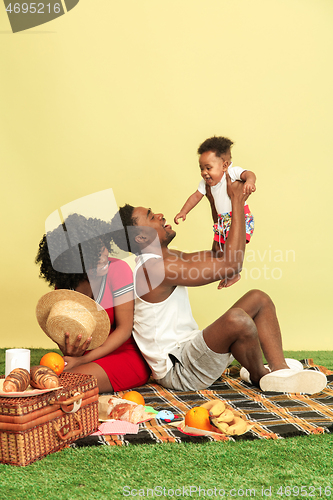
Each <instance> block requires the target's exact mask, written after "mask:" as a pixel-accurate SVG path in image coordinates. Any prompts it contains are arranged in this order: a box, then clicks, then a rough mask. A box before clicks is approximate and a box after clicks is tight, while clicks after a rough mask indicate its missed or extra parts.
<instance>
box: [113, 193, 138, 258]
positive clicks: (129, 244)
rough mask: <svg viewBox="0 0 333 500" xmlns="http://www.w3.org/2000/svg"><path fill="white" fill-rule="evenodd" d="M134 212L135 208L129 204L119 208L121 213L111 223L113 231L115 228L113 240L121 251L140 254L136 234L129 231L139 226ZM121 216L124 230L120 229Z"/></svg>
mask: <svg viewBox="0 0 333 500" xmlns="http://www.w3.org/2000/svg"><path fill="white" fill-rule="evenodd" d="M133 211H134V207H132V205H129V204H128V203H126V205H124V206H123V207H120V208H119V212H118V213H117V214H116V215H115V216H114V217H113V219H112V221H111V230H112V229H113V228H115V230H113V231H112V239H113V241H114V242H115V244H116V245H117V246H118V247H119V248H120V249H121V250H124V251H125V252H132V253H134V254H139V253H140V249H139V247H138V245H137V243H136V241H135V239H134V234H135V232H133V230H129V229H128V228H129V227H131V226H137V219H136V218H135V217H133ZM119 216H120V219H121V222H122V225H123V228H122V229H119V223H118V221H119Z"/></svg>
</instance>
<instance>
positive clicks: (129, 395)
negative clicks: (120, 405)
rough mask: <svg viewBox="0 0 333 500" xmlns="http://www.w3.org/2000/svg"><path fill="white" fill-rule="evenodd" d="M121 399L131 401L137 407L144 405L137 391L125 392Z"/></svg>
mask: <svg viewBox="0 0 333 500" xmlns="http://www.w3.org/2000/svg"><path fill="white" fill-rule="evenodd" d="M123 399H127V401H133V402H134V403H137V404H138V405H143V406H144V405H145V400H144V399H143V396H142V395H141V394H140V393H139V392H137V391H128V392H125V394H124V395H123Z"/></svg>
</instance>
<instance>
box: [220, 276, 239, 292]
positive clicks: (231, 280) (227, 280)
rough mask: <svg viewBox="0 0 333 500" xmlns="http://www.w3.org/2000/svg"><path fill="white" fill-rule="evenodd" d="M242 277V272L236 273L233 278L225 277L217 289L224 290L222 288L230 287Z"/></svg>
mask: <svg viewBox="0 0 333 500" xmlns="http://www.w3.org/2000/svg"><path fill="white" fill-rule="evenodd" d="M240 279H241V275H240V274H236V275H235V276H233V277H232V278H224V279H223V280H221V281H220V283H219V284H218V286H217V289H218V290H222V288H228V287H229V286H231V285H233V284H234V283H237V281H239V280H240Z"/></svg>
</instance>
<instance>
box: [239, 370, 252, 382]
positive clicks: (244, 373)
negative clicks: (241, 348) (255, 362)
mask: <svg viewBox="0 0 333 500" xmlns="http://www.w3.org/2000/svg"><path fill="white" fill-rule="evenodd" d="M239 376H240V378H241V379H242V380H244V382H247V383H248V384H252V382H251V379H250V374H249V372H248V370H247V369H246V368H244V366H242V368H241V369H240V372H239Z"/></svg>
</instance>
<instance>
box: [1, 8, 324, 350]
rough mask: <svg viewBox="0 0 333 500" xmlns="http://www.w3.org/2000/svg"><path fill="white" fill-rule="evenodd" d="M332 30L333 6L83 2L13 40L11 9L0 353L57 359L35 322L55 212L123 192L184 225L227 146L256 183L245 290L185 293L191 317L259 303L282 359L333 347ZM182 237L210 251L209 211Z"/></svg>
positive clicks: (178, 242) (5, 74)
mask: <svg viewBox="0 0 333 500" xmlns="http://www.w3.org/2000/svg"><path fill="white" fill-rule="evenodd" d="M332 20H333V3H332V1H331V0H251V1H247V0H180V1H179V0H167V1H162V0H122V1H115V0H98V1H96V0H81V1H80V2H79V4H78V5H77V6H76V7H75V8H74V9H73V10H71V11H70V12H69V13H67V14H66V15H64V16H62V17H60V18H58V19H56V20H54V21H52V22H50V23H48V24H45V25H42V26H39V27H36V28H34V29H31V30H27V31H24V32H20V33H16V34H12V33H11V30H10V25H9V21H8V19H7V17H6V12H5V9H4V6H3V4H0V43H1V51H0V68H1V79H0V90H1V91H0V100H1V102H0V109H1V114H0V126H1V134H0V143H1V144H0V166H1V235H2V239H1V246H0V261H1V340H0V346H1V347H9V346H10V347H47V348H49V347H50V348H51V347H53V346H54V344H53V343H52V342H51V341H49V340H48V339H47V338H46V336H45V335H44V333H43V332H42V331H41V330H40V329H39V327H38V325H37V322H36V319H35V314H34V309H35V305H36V303H37V301H38V299H39V297H40V296H41V295H43V294H44V293H46V292H47V291H49V289H48V287H47V285H46V284H45V283H44V282H43V281H41V280H40V279H39V278H38V269H37V266H36V265H35V264H34V258H35V255H36V251H37V247H38V242H39V240H40V238H41V237H42V235H43V233H44V224H45V220H46V218H47V217H48V216H49V215H50V214H51V213H52V212H54V211H55V210H57V209H58V208H60V207H61V206H63V205H65V204H67V203H69V202H71V201H73V200H75V199H77V198H81V197H83V196H86V195H89V194H91V193H95V192H98V191H102V190H105V189H108V188H112V189H113V192H114V195H115V198H116V200H117V202H118V204H123V203H125V202H129V203H131V204H133V205H138V204H140V205H144V206H150V207H152V208H153V210H155V211H163V213H164V214H165V216H166V218H167V220H168V221H169V222H172V219H173V217H174V215H175V214H176V213H177V212H178V211H179V209H180V208H181V206H182V204H183V202H184V201H185V199H186V198H187V197H188V195H190V194H191V193H192V192H193V191H194V190H195V189H196V188H197V185H198V182H199V180H200V176H199V168H198V164H197V155H196V149H197V147H198V145H199V144H200V143H201V142H202V141H203V140H204V139H206V138H207V137H210V136H212V135H215V134H216V135H226V136H228V137H230V138H231V139H232V140H234V142H235V145H234V148H233V158H234V161H235V164H237V165H241V166H243V167H244V168H247V169H249V170H253V171H255V172H256V174H257V177H258V183H257V192H256V193H255V195H253V196H252V197H251V199H250V200H249V202H250V206H251V208H252V211H253V213H254V215H255V219H256V230H255V234H254V237H253V241H252V242H251V244H250V245H249V246H248V248H247V261H246V265H245V270H244V275H243V278H242V280H241V282H240V283H238V284H237V285H235V286H233V287H232V288H230V289H228V290H221V291H217V290H216V287H217V284H212V285H209V286H206V287H203V288H200V289H192V290H190V295H191V301H192V306H193V312H194V316H195V318H196V319H197V321H198V323H199V325H200V327H204V326H205V325H207V324H208V323H210V322H212V321H213V320H214V319H216V317H218V316H219V315H221V314H222V313H223V312H224V311H225V310H226V309H227V308H228V307H229V306H230V305H231V304H232V303H233V302H234V301H235V300H236V299H237V298H238V297H239V296H240V295H241V294H243V293H245V292H246V291H247V290H248V289H250V288H252V287H255V288H261V289H263V290H265V291H266V292H268V293H269V294H271V296H272V298H273V299H274V301H275V303H276V305H277V310H278V314H279V317H280V321H281V326H282V330H283V340H284V346H285V348H286V349H313V350H320V349H333V335H332V314H331V311H332V305H331V300H332V264H331V253H332V242H333V241H332V216H331V206H330V202H331V199H332V186H333V178H332V116H333V92H332V88H333V72H332V54H333V31H332ZM177 231H178V235H177V238H176V239H175V240H174V246H176V247H177V248H179V249H183V250H196V249H204V248H210V245H211V238H212V232H211V221H210V211H209V207H208V204H207V202H206V200H203V201H202V202H201V203H200V205H199V206H198V207H197V208H196V209H195V210H194V211H193V212H192V213H191V214H190V215H189V216H188V219H187V221H186V222H185V223H184V224H181V225H180V226H179V227H178V230H177Z"/></svg>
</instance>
